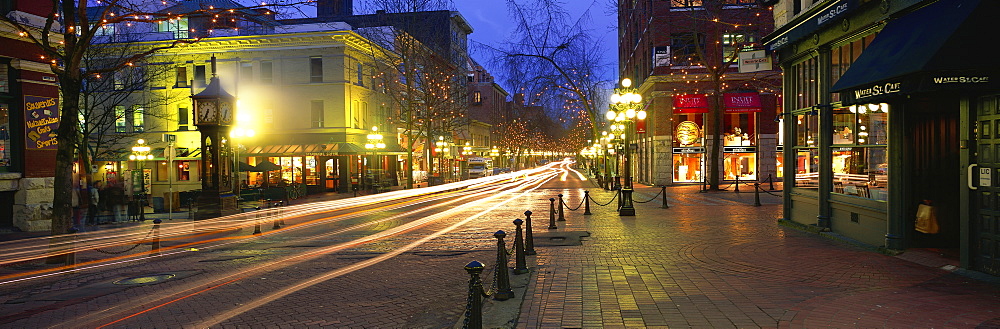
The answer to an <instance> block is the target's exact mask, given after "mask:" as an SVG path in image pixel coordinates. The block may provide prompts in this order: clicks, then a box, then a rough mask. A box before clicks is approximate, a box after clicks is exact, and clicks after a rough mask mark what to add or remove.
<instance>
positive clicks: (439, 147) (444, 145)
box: [434, 136, 449, 183]
mask: <svg viewBox="0 0 1000 329" xmlns="http://www.w3.org/2000/svg"><path fill="white" fill-rule="evenodd" d="M434 146H435V147H434V153H436V154H437V155H438V175H441V180H442V183H443V182H444V174H443V171H444V154H445V153H447V152H448V151H449V149H448V142H445V141H444V136H438V141H437V142H435V143H434Z"/></svg>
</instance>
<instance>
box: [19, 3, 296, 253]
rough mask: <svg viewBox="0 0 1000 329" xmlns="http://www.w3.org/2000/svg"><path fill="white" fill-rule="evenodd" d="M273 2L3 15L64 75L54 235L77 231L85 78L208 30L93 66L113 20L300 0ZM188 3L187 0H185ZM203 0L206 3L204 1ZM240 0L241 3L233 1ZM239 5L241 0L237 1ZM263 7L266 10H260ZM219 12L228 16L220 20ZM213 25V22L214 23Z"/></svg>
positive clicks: (67, 7) (146, 20)
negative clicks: (38, 16)
mask: <svg viewBox="0 0 1000 329" xmlns="http://www.w3.org/2000/svg"><path fill="white" fill-rule="evenodd" d="M272 2H273V3H272V4H259V3H258V5H253V6H247V7H243V8H242V10H231V9H233V8H222V7H216V6H214V5H210V4H204V6H199V7H197V8H195V9H192V10H188V11H183V12H168V11H162V10H161V9H164V8H167V7H168V6H172V5H174V2H173V1H162V2H161V1H157V2H150V1H144V0H104V1H101V2H98V3H97V4H91V3H90V2H89V1H73V0H51V1H49V2H48V4H47V5H48V7H49V8H47V10H48V12H47V13H46V14H45V15H44V17H42V19H43V20H44V21H43V22H37V23H36V22H35V21H34V20H32V19H30V18H26V17H16V16H11V15H8V16H4V17H2V18H0V19H2V20H3V21H5V22H6V23H8V24H10V25H11V26H13V27H14V28H15V29H16V30H17V31H18V32H19V33H20V35H21V37H23V38H24V40H25V41H27V42H30V43H32V44H34V45H35V46H36V47H38V48H39V49H41V51H42V52H43V53H44V54H45V55H44V59H45V60H46V61H49V62H50V63H51V64H52V65H51V68H52V72H53V73H54V74H55V75H56V76H57V77H58V79H59V91H60V93H61V95H62V108H61V111H60V113H61V122H60V125H59V128H58V129H57V131H56V132H57V134H58V135H57V137H56V140H57V142H58V149H57V150H56V169H55V182H54V193H53V202H52V206H53V218H52V229H51V232H52V234H53V235H62V234H67V233H70V232H71V228H72V220H71V217H72V208H71V205H70V197H71V191H72V184H73V183H72V177H73V162H74V160H75V159H76V157H77V155H76V152H77V151H78V150H79V148H80V141H81V129H80V128H81V124H80V113H81V110H80V109H81V106H80V105H81V99H82V97H81V91H82V90H83V85H84V81H86V80H87V79H88V78H91V77H96V76H99V75H107V74H109V73H113V72H116V71H119V70H121V69H123V68H126V67H130V66H134V65H136V63H139V62H141V61H142V60H143V59H144V58H147V57H149V56H150V55H152V54H155V53H157V52H158V51H161V50H164V49H167V48H171V47H175V46H177V45H180V44H184V43H192V42H197V41H198V37H199V36H201V35H206V34H207V33H206V32H208V31H196V32H198V33H192V36H191V38H180V39H176V40H174V41H173V42H172V43H169V44H167V45H165V46H162V47H154V48H145V49H142V50H139V51H137V52H133V53H123V54H121V57H120V58H119V59H118V60H117V61H112V62H109V64H108V65H105V66H94V67H88V66H87V65H86V62H85V61H84V58H85V56H86V55H87V53H88V51H89V50H90V49H91V47H93V46H94V45H96V44H99V41H100V40H99V39H100V37H101V36H102V35H104V34H105V33H106V31H107V30H106V29H107V28H109V27H112V26H129V25H132V24H156V23H159V22H164V21H168V20H174V19H178V18H185V17H201V18H205V20H206V22H208V21H209V20H210V22H211V23H209V24H218V25H219V26H220V27H228V26H229V24H228V22H230V20H232V21H233V22H235V21H236V20H238V19H241V18H244V17H246V16H250V15H271V14H272V13H271V12H270V10H269V9H267V8H270V7H274V6H290V5H295V4H298V3H299V2H298V1H285V0H276V1H272ZM182 3H183V2H182ZM199 4H201V3H200V2H199ZM232 4H234V5H236V3H232ZM234 7H236V6H234ZM254 9H261V10H259V11H258V10H254ZM216 17H224V18H226V19H221V20H218V22H216ZM209 27H211V25H209ZM66 256H67V255H55V256H53V257H52V258H51V259H50V261H51V262H68V261H70V258H69V257H66Z"/></svg>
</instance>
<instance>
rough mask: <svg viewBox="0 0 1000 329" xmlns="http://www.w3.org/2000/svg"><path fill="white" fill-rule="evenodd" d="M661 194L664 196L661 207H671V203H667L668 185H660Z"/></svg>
mask: <svg viewBox="0 0 1000 329" xmlns="http://www.w3.org/2000/svg"><path fill="white" fill-rule="evenodd" d="M660 195H662V196H663V205H662V206H660V208H663V209H670V205H668V204H667V186H666V185H660Z"/></svg>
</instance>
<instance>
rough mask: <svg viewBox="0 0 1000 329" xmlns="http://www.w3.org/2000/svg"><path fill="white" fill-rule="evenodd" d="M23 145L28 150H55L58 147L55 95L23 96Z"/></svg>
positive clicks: (57, 118)
mask: <svg viewBox="0 0 1000 329" xmlns="http://www.w3.org/2000/svg"><path fill="white" fill-rule="evenodd" d="M24 114H25V115H24V118H25V120H24V123H25V125H26V126H27V127H26V129H25V130H24V133H25V137H27V138H25V140H24V142H25V147H27V149H29V150H55V149H56V148H58V147H59V141H57V140H56V129H57V128H59V100H58V99H57V98H55V97H38V96H24Z"/></svg>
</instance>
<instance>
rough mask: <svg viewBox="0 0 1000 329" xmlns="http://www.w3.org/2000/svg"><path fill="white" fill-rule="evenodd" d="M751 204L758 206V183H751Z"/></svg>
mask: <svg viewBox="0 0 1000 329" xmlns="http://www.w3.org/2000/svg"><path fill="white" fill-rule="evenodd" d="M753 205H754V207H760V183H753Z"/></svg>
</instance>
